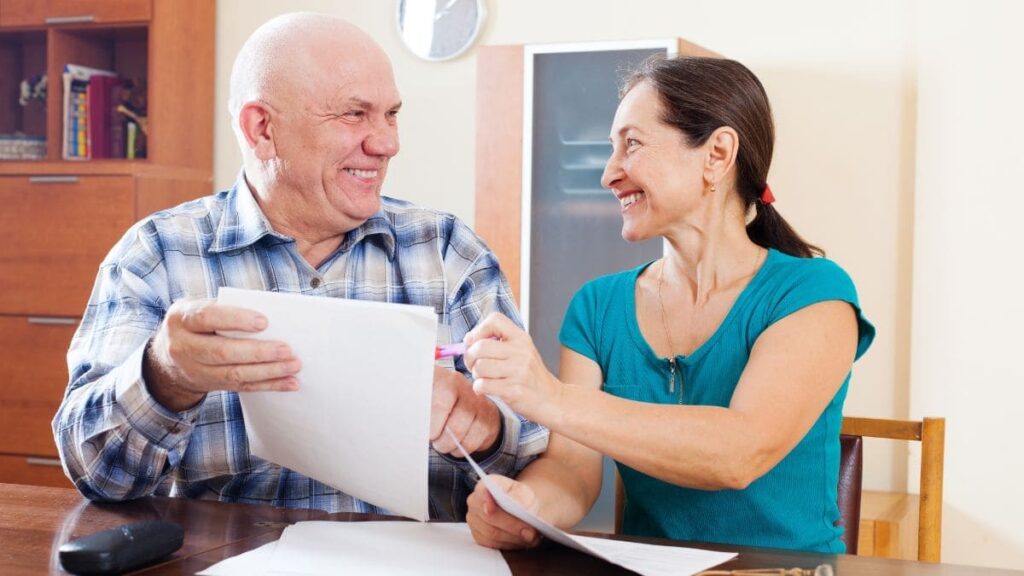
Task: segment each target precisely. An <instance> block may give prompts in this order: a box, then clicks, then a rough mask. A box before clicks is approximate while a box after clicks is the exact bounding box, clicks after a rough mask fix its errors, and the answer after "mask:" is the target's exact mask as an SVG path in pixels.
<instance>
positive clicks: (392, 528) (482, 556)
mask: <svg viewBox="0 0 1024 576" xmlns="http://www.w3.org/2000/svg"><path fill="white" fill-rule="evenodd" d="M289 574H290V575H296V574H303V575H311V576H317V575H320V574H325V575H326V574H330V575H334V574H360V575H363V574H367V575H373V574H387V575H392V574H395V575H401V574H410V575H412V574H415V575H420V574H428V575H429V574H438V575H441V574H443V575H446V576H447V575H449V574H453V575H456V576H458V575H460V574H465V575H466V576H509V575H511V574H512V572H511V571H510V570H509V568H508V564H506V563H505V559H504V558H503V557H502V556H501V552H498V551H497V550H492V549H490V548H484V547H483V546H478V545H477V544H476V543H475V542H473V537H472V536H471V535H470V533H469V527H468V526H467V525H466V524H452V523H422V524H421V523H419V522H318V521H314V522H299V523H297V524H295V525H293V526H289V527H288V528H285V530H284V534H282V535H281V539H280V540H278V541H276V542H271V543H270V544H265V545H263V546H261V547H259V548H256V549H255V550H251V551H249V552H246V553H244V554H239V555H238V556H234V557H231V558H228V559H227V560H223V561H221V562H218V563H217V564H214V565H213V566H210V567H209V568H207V569H206V570H203V571H202V572H199V576H282V575H289Z"/></svg>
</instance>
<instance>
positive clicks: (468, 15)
mask: <svg viewBox="0 0 1024 576" xmlns="http://www.w3.org/2000/svg"><path fill="white" fill-rule="evenodd" d="M484 14H485V10H484V5H483V0H398V13H397V21H398V33H399V35H400V36H401V37H402V41H403V42H405V45H406V47H408V48H409V50H411V51H412V53H413V54H415V55H417V56H419V57H420V58H423V59H424V60H448V59H449V58H454V57H456V56H458V55H459V54H462V53H463V52H465V51H466V49H467V48H469V47H470V45H472V44H473V41H474V40H476V37H477V35H478V34H479V33H480V28H481V26H482V24H483V21H484Z"/></svg>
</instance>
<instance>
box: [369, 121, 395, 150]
mask: <svg viewBox="0 0 1024 576" xmlns="http://www.w3.org/2000/svg"><path fill="white" fill-rule="evenodd" d="M398 147H399V146H398V127H397V126H392V125H390V124H386V123H385V124H384V125H378V126H374V128H373V130H371V131H370V133H369V134H368V135H367V136H366V139H365V140H364V141H363V150H364V151H365V152H366V154H367V155H368V156H384V157H385V158H391V157H392V156H394V155H395V154H398Z"/></svg>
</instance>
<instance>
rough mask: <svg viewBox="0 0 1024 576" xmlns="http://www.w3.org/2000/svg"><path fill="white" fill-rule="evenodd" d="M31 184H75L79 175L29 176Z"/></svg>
mask: <svg viewBox="0 0 1024 576" xmlns="http://www.w3.org/2000/svg"><path fill="white" fill-rule="evenodd" d="M28 181H29V183H31V184H75V183H77V182H78V176H29V177H28Z"/></svg>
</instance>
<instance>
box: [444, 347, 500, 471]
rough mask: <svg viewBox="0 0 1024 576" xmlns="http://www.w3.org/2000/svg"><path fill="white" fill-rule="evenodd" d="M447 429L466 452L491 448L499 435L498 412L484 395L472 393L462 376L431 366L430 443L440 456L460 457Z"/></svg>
mask: <svg viewBox="0 0 1024 576" xmlns="http://www.w3.org/2000/svg"><path fill="white" fill-rule="evenodd" d="M446 427H447V428H448V429H450V430H451V431H452V433H453V434H455V437H456V438H458V439H459V442H461V443H462V446H463V447H465V449H466V451H467V452H469V453H473V452H480V451H482V450H487V449H489V448H491V447H492V446H493V445H494V443H495V442H496V441H497V440H498V434H499V432H501V412H500V411H499V410H498V407H497V406H495V405H494V403H493V402H491V401H490V400H489V399H487V397H486V396H478V395H476V394H475V393H473V385H472V384H470V383H469V380H467V379H466V377H465V376H463V375H462V374H460V373H459V372H456V371H455V370H449V369H447V368H442V367H440V366H435V367H434V395H433V400H432V401H431V403H430V442H431V444H432V445H433V446H434V450H437V451H438V452H439V453H441V454H451V455H452V456H457V457H461V456H462V454H461V453H460V452H459V449H458V448H457V447H456V446H455V442H453V441H452V439H451V438H449V437H448V434H447V433H445V431H444V429H445V428H446Z"/></svg>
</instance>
